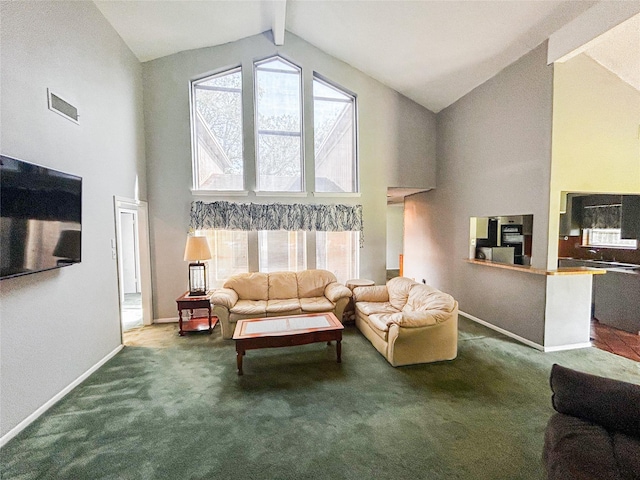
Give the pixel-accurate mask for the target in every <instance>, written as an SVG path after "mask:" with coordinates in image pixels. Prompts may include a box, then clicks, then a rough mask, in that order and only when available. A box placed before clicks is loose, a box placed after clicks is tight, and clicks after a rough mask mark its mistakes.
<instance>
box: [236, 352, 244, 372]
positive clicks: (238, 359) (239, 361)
mask: <svg viewBox="0 0 640 480" xmlns="http://www.w3.org/2000/svg"><path fill="white" fill-rule="evenodd" d="M243 356H244V351H243V350H240V349H237V350H236V364H237V365H238V375H243V374H244V372H243V371H242V357H243Z"/></svg>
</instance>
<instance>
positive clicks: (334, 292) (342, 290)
mask: <svg viewBox="0 0 640 480" xmlns="http://www.w3.org/2000/svg"><path fill="white" fill-rule="evenodd" d="M324 296H325V297H327V298H328V299H329V300H331V301H332V302H333V303H336V302H337V301H338V300H340V299H341V298H345V297H350V296H351V290H349V289H348V288H347V287H345V286H344V285H342V284H341V283H338V282H331V283H330V284H329V285H327V286H326V287H325V289H324Z"/></svg>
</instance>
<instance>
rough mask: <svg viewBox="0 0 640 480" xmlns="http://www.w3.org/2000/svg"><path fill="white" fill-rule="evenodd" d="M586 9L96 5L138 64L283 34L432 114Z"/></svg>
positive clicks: (289, 1) (442, 4)
mask: <svg viewBox="0 0 640 480" xmlns="http://www.w3.org/2000/svg"><path fill="white" fill-rule="evenodd" d="M595 3H596V2H594V1H556V0H549V1H526V0H517V1H455V0H447V1H401V0H387V1H365V0H360V1H349V0H342V1H336V0H316V1H305V0H273V1H267V0H263V1H254V0H247V1H215V0H214V1H162V0H152V1H148V0H143V1H138V0H128V1H98V0H96V1H95V4H96V5H97V6H98V8H99V9H100V10H101V11H102V13H103V15H104V16H105V17H106V18H107V20H108V21H109V22H110V23H111V25H112V26H113V27H114V28H115V30H116V31H117V32H118V33H119V34H120V36H121V37H122V39H123V40H124V41H125V43H126V44H127V45H128V46H129V47H130V48H131V50H132V51H133V53H134V54H135V55H136V56H137V57H138V59H140V61H142V62H145V61H148V60H152V59H155V58H159V57H162V56H166V55H170V54H173V53H176V52H180V51H184V50H190V49H195V48H201V47H207V46H214V45H220V44H223V43H227V42H232V41H235V40H239V39H241V38H244V37H248V36H251V35H255V34H258V33H262V32H265V31H268V30H272V31H273V33H274V39H275V43H277V44H278V43H282V42H283V41H284V31H285V30H287V31H289V32H292V33H294V34H296V35H297V36H299V37H301V38H303V39H304V40H306V41H307V42H309V43H311V44H313V45H315V46H316V47H318V48H320V49H321V50H323V51H325V52H326V53H328V54H330V55H332V56H334V57H336V58H338V59H340V60H342V61H344V62H346V63H348V64H350V65H352V66H353V67H355V68H357V69H359V70H361V71H363V72H364V73H366V74H367V75H369V76H370V77H372V78H375V79H376V80H378V81H380V82H382V83H384V84H385V85H387V86H389V87H391V88H393V89H394V90H396V91H398V92H400V93H402V94H404V95H405V96H407V97H409V98H411V99H412V100H414V101H415V102H417V103H419V104H420V105H423V106H424V107H426V108H428V109H429V110H431V111H433V112H438V111H440V110H442V109H443V108H446V107H447V106H449V105H450V104H452V103H454V102H455V101H456V100H458V99H459V98H461V97H462V96H464V95H465V94H467V93H468V92H470V91H471V90H472V89H474V88H475V87H477V86H478V85H480V84H482V83H483V82H485V81H486V80H488V79H489V78H491V77H492V76H494V75H495V74H496V73H497V72H499V71H500V70H502V69H503V68H505V67H506V66H507V65H509V64H511V63H512V62H514V61H515V60H517V59H518V58H520V57H521V56H522V55H524V54H526V53H527V52H529V51H530V50H532V49H533V48H535V47H536V46H538V45H539V44H540V43H541V42H543V41H544V40H545V39H546V38H548V37H549V36H550V35H551V34H552V33H553V32H555V31H556V30H557V29H559V28H560V27H562V26H563V25H565V24H566V23H568V22H569V21H571V20H573V19H574V18H575V17H577V16H578V15H580V14H581V13H583V12H584V11H586V10H587V9H588V8H590V7H591V6H592V5H594V4H595Z"/></svg>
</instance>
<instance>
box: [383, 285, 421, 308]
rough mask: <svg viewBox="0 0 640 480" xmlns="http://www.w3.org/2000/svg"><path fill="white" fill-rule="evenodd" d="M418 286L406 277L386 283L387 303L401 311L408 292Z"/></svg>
mask: <svg viewBox="0 0 640 480" xmlns="http://www.w3.org/2000/svg"><path fill="white" fill-rule="evenodd" d="M414 285H418V284H417V283H416V282H414V281H413V280H411V279H410V278H407V277H395V278H392V279H391V280H389V281H388V282H387V290H388V291H389V303H390V304H391V305H393V306H394V308H397V309H398V310H402V308H403V307H404V306H405V304H406V303H407V298H408V297H409V291H410V290H411V287H413V286H414Z"/></svg>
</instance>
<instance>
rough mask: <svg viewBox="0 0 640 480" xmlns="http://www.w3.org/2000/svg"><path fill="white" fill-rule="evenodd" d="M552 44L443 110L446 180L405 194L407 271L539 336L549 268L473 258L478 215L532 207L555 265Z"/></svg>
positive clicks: (467, 305) (494, 319)
mask: <svg viewBox="0 0 640 480" xmlns="http://www.w3.org/2000/svg"><path fill="white" fill-rule="evenodd" d="M545 47H546V45H545V44H542V45H540V46H539V47H537V48H536V49H534V50H533V51H532V52H530V53H529V54H527V55H525V56H524V57H522V58H520V59H519V60H518V61H516V62H514V63H513V64H512V65H510V66H509V67H507V68H505V69H504V70H503V71H502V72H500V73H498V74H497V75H496V76H495V77H493V78H492V79H490V80H488V81H487V82H485V83H484V84H483V85H481V86H479V87H477V88H476V89H475V90H473V91H472V92H471V93H469V94H468V95H466V96H464V97H463V98H462V99H460V100H459V101H457V102H456V103H455V104H453V105H451V106H450V107H448V108H446V109H445V110H443V111H441V112H440V113H438V116H437V139H438V140H437V177H436V184H437V187H436V188H435V189H434V190H432V191H429V192H426V193H420V194H416V195H411V196H409V197H407V198H406V199H405V242H404V255H405V256H404V260H405V262H404V264H405V269H404V270H405V271H404V274H405V276H408V277H414V278H416V279H417V280H421V279H423V278H424V279H425V280H426V282H427V283H428V284H431V285H433V286H435V287H437V288H440V289H442V290H444V291H446V292H448V293H451V294H452V295H453V296H454V297H455V298H456V299H457V300H458V302H459V303H460V309H461V310H462V311H464V312H467V313H469V314H471V315H474V316H476V317H479V318H481V319H483V320H485V321H487V322H490V323H492V324H494V325H495V326H497V327H500V328H504V329H506V330H509V331H511V332H512V333H514V334H516V335H519V336H522V337H523V338H526V339H529V340H530V341H533V342H535V343H538V344H540V345H542V344H543V340H544V338H543V337H544V309H545V290H546V283H545V277H544V276H543V275H532V274H527V273H521V272H514V271H509V270H502V269H500V270H499V269H495V268H490V267H485V266H479V265H471V264H468V263H466V262H465V261H464V259H465V258H467V257H468V256H469V218H470V217H487V216H506V215H522V214H533V215H534V220H533V254H532V264H533V266H534V267H539V268H545V267H546V259H547V233H548V220H549V218H548V215H549V211H548V208H549V198H548V195H549V181H550V163H551V120H552V114H551V105H552V71H553V70H552V69H553V67H549V66H547V64H546V48H545Z"/></svg>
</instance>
